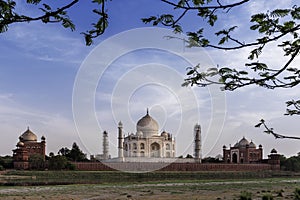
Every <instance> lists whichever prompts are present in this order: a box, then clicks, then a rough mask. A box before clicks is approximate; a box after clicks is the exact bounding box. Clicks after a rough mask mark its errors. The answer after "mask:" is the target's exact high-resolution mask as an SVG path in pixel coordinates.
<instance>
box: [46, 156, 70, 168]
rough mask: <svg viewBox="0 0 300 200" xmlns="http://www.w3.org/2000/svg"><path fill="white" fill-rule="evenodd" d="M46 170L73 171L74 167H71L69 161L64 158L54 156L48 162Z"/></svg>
mask: <svg viewBox="0 0 300 200" xmlns="http://www.w3.org/2000/svg"><path fill="white" fill-rule="evenodd" d="M48 169H50V170H65V169H69V170H74V169H75V166H73V165H72V164H71V163H70V161H68V159H67V158H66V157H65V156H62V155H56V156H51V157H50V158H49V161H48Z"/></svg>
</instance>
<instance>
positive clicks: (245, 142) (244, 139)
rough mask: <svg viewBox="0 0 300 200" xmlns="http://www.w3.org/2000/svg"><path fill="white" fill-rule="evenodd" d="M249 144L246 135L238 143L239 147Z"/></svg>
mask: <svg viewBox="0 0 300 200" xmlns="http://www.w3.org/2000/svg"><path fill="white" fill-rule="evenodd" d="M247 145H249V141H248V140H247V139H246V138H245V137H243V138H242V139H241V140H240V141H239V143H238V147H246V146H247Z"/></svg>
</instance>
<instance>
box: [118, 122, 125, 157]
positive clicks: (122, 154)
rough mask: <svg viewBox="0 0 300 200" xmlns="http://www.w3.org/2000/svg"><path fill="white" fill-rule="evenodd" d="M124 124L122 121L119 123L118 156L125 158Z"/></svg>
mask: <svg viewBox="0 0 300 200" xmlns="http://www.w3.org/2000/svg"><path fill="white" fill-rule="evenodd" d="M122 129H123V124H122V122H121V121H120V122H119V124H118V130H119V137H118V142H119V145H118V157H119V158H123V157H124V152H123V130H122Z"/></svg>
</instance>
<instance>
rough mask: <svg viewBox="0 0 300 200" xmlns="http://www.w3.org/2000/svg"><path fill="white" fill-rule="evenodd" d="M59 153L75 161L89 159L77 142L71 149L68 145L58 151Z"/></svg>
mask: <svg viewBox="0 0 300 200" xmlns="http://www.w3.org/2000/svg"><path fill="white" fill-rule="evenodd" d="M58 154H59V155H61V156H64V157H66V158H67V159H68V160H70V161H74V162H81V161H88V159H87V158H86V154H84V153H83V152H82V151H81V149H80V148H79V146H78V145H77V144H76V142H74V143H73V145H72V149H71V150H70V149H68V148H67V147H64V148H61V149H60V150H59V151H58Z"/></svg>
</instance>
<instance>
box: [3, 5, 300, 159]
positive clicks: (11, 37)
mask: <svg viewBox="0 0 300 200" xmlns="http://www.w3.org/2000/svg"><path fill="white" fill-rule="evenodd" d="M18 2H21V5H20V6H19V7H18V10H20V11H24V12H26V13H29V14H37V11H36V10H34V9H33V8H34V7H32V6H27V5H25V4H24V3H22V1H18ZM87 2H88V1H81V2H80V5H79V6H78V7H75V8H73V9H71V10H70V13H69V15H70V17H71V18H72V19H73V21H74V23H75V24H76V25H77V27H76V31H75V32H71V31H70V30H66V29H63V28H62V27H61V26H59V25H54V24H52V25H45V24H41V23H38V22H34V23H29V24H14V25H11V26H10V28H9V31H8V32H6V33H3V34H1V35H0V44H1V45H0V52H1V54H0V59H1V62H0V124H1V132H2V135H3V136H4V137H5V140H1V141H0V144H1V145H0V155H6V154H11V150H12V149H13V148H14V147H15V144H16V143H17V140H18V137H19V135H20V134H21V133H22V132H24V131H25V130H26V128H27V126H30V128H31V129H32V131H34V132H35V133H36V134H37V135H38V136H39V137H41V136H42V135H44V136H45V137H46V139H47V153H49V152H54V153H57V151H58V150H59V148H61V147H70V146H71V145H72V143H73V142H77V143H78V144H79V146H80V147H81V148H82V149H83V150H84V151H85V152H87V153H88V154H98V153H101V151H102V150H101V148H102V147H101V136H102V135H101V132H102V131H103V130H107V131H108V132H109V137H110V151H111V154H112V155H113V156H115V155H116V147H115V145H116V133H117V128H116V124H117V123H118V121H119V120H122V121H123V124H124V129H125V130H126V132H133V133H135V131H136V130H135V123H136V121H137V120H138V119H139V118H141V117H142V116H143V115H144V114H145V112H146V108H147V107H148V108H149V109H150V114H151V115H152V116H153V117H155V118H156V119H157V121H158V122H159V124H160V127H161V130H163V129H165V130H167V131H170V132H171V133H173V134H174V136H176V138H177V149H178V151H177V156H179V155H181V154H187V153H190V154H191V153H193V152H192V145H191V140H192V136H193V125H194V124H195V123H200V125H201V126H202V132H203V155H204V156H215V155H217V154H219V153H221V152H222V149H221V148H222V146H223V144H226V145H227V146H229V144H232V145H234V143H235V142H236V141H237V140H240V139H241V138H242V137H243V136H245V137H247V138H248V139H249V140H251V139H253V141H254V142H255V143H256V144H257V145H258V144H262V145H263V147H264V148H265V156H266V155H267V154H268V152H270V151H271V149H272V148H273V147H275V148H276V149H277V150H278V152H279V153H284V154H286V155H294V154H296V153H297V152H299V148H298V146H299V142H298V141H290V140H275V139H274V138H273V137H272V136H269V135H266V134H263V133H262V130H261V129H255V128H254V125H255V124H256V123H257V122H258V121H259V120H260V119H261V118H265V119H266V120H268V122H269V123H270V125H271V126H274V128H276V130H278V132H281V133H286V134H288V135H295V136H297V135H298V136H299V133H298V131H297V130H299V125H298V124H299V123H297V121H296V120H297V117H296V118H295V117H294V118H291V117H285V116H283V113H284V111H285V105H284V102H285V101H286V100H289V99H293V98H294V99H297V94H299V88H294V89H291V90H275V91H269V90H265V89H260V88H259V89H258V88H256V87H248V88H242V89H240V90H238V91H235V92H220V91H218V90H217V88H192V89H191V88H180V84H181V83H182V81H183V78H184V74H185V68H186V67H187V66H191V63H189V62H188V59H187V60H186V59H185V58H192V59H195V58H198V59H199V58H201V59H200V60H201V62H202V63H203V64H205V65H207V66H210V67H213V66H215V65H216V64H220V65H222V64H224V65H228V66H236V65H239V66H241V63H244V62H245V60H246V58H247V55H248V51H249V50H243V51H239V52H219V51H216V50H212V49H209V50H203V51H202V50H191V49H186V48H184V46H182V49H180V51H181V52H182V54H181V55H175V54H174V53H172V52H168V51H164V50H157V49H139V50H136V51H133V52H129V53H127V54H124V55H120V56H119V57H118V58H116V59H114V60H113V61H112V62H111V64H110V65H109V66H108V67H107V69H106V70H105V72H104V73H103V74H102V76H101V77H99V81H98V82H97V87H96V90H95V91H93V92H94V99H93V100H94V104H93V105H92V106H94V108H95V113H94V115H95V116H96V119H97V122H98V125H99V126H98V127H97V128H94V129H89V127H85V128H83V129H82V130H85V131H86V132H84V133H83V132H81V131H80V128H78V124H76V123H77V122H76V120H75V121H74V119H73V115H74V113H73V111H74V105H72V101H73V99H72V95H73V91H74V85H75V82H76V80H77V79H76V77H78V73H79V72H80V69H82V68H83V67H84V63H87V62H88V61H89V59H90V57H91V56H92V55H93V54H95V53H97V52H100V53H101V55H103V56H105V55H106V54H107V55H108V54H110V50H109V51H103V52H101V48H98V49H97V47H99V46H100V47H101V45H102V44H103V42H104V41H108V40H109V41H111V38H114V37H115V35H116V34H121V35H122V32H123V31H130V30H132V29H135V28H142V27H149V26H150V25H145V24H143V23H142V22H141V20H140V19H141V18H142V17H147V16H150V15H157V14H160V13H164V12H168V11H172V8H171V7H169V6H167V5H165V4H163V3H162V2H160V1H153V0H124V1H122V2H121V1H116V0H113V1H111V2H109V5H108V7H107V8H108V12H109V17H110V24H109V27H108V29H107V31H106V33H105V34H104V35H103V36H102V37H99V38H97V39H96V40H95V42H94V44H93V45H92V46H91V47H86V46H85V44H84V39H83V37H82V35H80V32H83V31H85V30H87V29H88V28H89V24H90V23H91V22H93V21H92V20H93V15H92V14H91V12H90V10H91V8H92V7H91V5H90V4H89V3H87ZM228 2H231V1H228ZM293 4H296V1H284V2H282V1H264V2H261V1H258V0H257V1H252V2H251V3H249V4H248V5H247V6H244V7H242V8H240V9H235V10H233V11H232V12H233V13H234V14H232V15H230V16H227V15H224V16H223V17H224V18H222V19H220V21H219V22H218V23H217V24H216V26H217V28H224V27H227V26H229V27H230V26H231V24H233V25H238V26H239V31H238V32H237V33H236V34H237V35H239V36H242V37H243V38H244V40H245V41H249V40H250V39H251V37H252V36H253V34H252V33H249V29H248V28H247V25H248V22H249V15H251V14H253V13H255V12H257V11H266V10H269V9H273V8H275V7H276V6H277V7H280V6H282V5H284V6H286V5H293ZM194 15H195V13H191V14H189V15H188V16H187V17H186V18H184V19H183V21H182V24H183V25H184V27H185V28H186V29H187V30H195V29H196V28H197V27H198V26H204V27H207V26H206V25H205V23H204V22H203V21H202V20H201V19H196V20H195V18H193V17H194ZM208 31H210V29H208ZM124 34H125V35H126V33H124ZM124 34H123V35H124ZM137 37H141V38H142V39H144V40H151V35H147V34H145V35H142V36H137ZM155 42H157V41H153V43H155ZM176 42H178V41H176ZM176 42H174V43H176ZM122 44H123V45H129V46H130V44H129V42H128V43H126V41H125V42H124V43H122ZM116 45H117V44H116ZM118 48H125V47H124V46H123V47H122V46H120V47H118ZM180 48H181V47H180ZM111 51H112V52H113V51H114V49H113V48H112V50H111ZM199 51H201V56H199V54H196V53H197V52H199ZM195 52H196V53H195ZM280 55H282V52H280V51H277V50H274V51H272V52H266V53H265V54H263V55H262V59H265V60H267V61H268V62H271V64H274V65H276V63H280V62H282V61H283V59H284V58H282V56H280ZM199 62H200V61H199ZM298 62H299V59H297V60H296V61H295V63H296V64H297V63H298ZM164 70H166V71H164ZM147 74H148V76H147ZM164 79H165V80H170V82H164ZM143 80H144V83H143V82H140V81H143ZM86 81H88V80H86ZM133 83H134V84H138V85H134V84H133ZM128 88H133V90H132V91H126V89H128ZM184 90H186V91H184ZM186 94H188V95H186ZM183 96H184V97H186V96H188V97H189V98H186V99H184V98H182V97H183ZM221 97H222V98H223V97H224V101H222V102H219V103H218V105H215V104H214V98H221ZM266 97H267V98H266ZM83 99H84V97H83ZM120 99H121V100H120ZM123 99H126V101H123ZM219 104H220V105H219ZM219 106H220V109H221V110H216V109H219ZM189 111H190V112H189ZM217 111H219V113H217ZM214 114H216V115H214ZM182 116H189V117H185V118H182ZM213 117H214V118H213ZM214 120H215V121H214ZM214 122H218V124H217V126H218V127H215V126H216V125H215V124H214ZM76 125H77V127H76ZM76 128H77V129H76ZM219 129H220V130H221V131H220V132H219ZM78 130H79V132H78ZM212 141H215V142H212Z"/></svg>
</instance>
